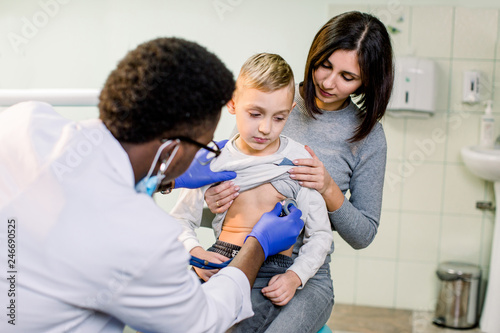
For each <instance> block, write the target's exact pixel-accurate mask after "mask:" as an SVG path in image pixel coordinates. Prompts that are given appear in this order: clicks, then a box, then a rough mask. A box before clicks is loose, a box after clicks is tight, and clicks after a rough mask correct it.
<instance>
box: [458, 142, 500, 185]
mask: <svg viewBox="0 0 500 333" xmlns="http://www.w3.org/2000/svg"><path fill="white" fill-rule="evenodd" d="M462 158H463V160H464V163H465V166H466V167H467V168H468V169H469V170H470V171H471V172H472V173H473V174H475V175H476V176H478V177H480V178H483V179H485V180H489V181H492V182H498V181H500V149H493V148H483V147H479V146H467V147H464V148H462Z"/></svg>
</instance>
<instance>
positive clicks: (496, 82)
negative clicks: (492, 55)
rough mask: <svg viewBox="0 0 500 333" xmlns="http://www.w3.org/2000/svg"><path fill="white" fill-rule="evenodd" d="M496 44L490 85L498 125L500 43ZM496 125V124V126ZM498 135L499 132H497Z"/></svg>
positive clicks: (499, 108) (499, 109) (499, 117)
mask: <svg viewBox="0 0 500 333" xmlns="http://www.w3.org/2000/svg"><path fill="white" fill-rule="evenodd" d="M497 43H498V48H499V50H498V51H497V61H496V63H495V76H494V77H495V79H494V81H493V84H492V90H493V97H494V99H495V103H493V112H495V113H496V115H495V116H496V117H497V119H496V120H497V122H498V123H500V60H499V59H500V55H499V52H500V41H498V42H497ZM497 125H498V124H497ZM497 133H498V134H499V135H500V132H497Z"/></svg>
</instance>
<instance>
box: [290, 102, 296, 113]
mask: <svg viewBox="0 0 500 333" xmlns="http://www.w3.org/2000/svg"><path fill="white" fill-rule="evenodd" d="M295 105H297V102H293V104H292V108H291V109H290V111H292V110H293V109H294V108H295Z"/></svg>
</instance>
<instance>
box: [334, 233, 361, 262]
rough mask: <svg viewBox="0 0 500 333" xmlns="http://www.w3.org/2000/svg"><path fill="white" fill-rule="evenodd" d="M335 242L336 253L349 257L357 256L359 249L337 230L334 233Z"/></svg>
mask: <svg viewBox="0 0 500 333" xmlns="http://www.w3.org/2000/svg"><path fill="white" fill-rule="evenodd" d="M333 244H334V246H335V250H334V251H335V252H334V253H335V255H336V256H342V257H349V258H354V259H355V258H356V257H357V256H358V251H356V250H355V249H353V248H352V247H351V246H350V245H349V244H348V243H347V242H346V241H345V240H343V239H342V237H340V235H339V234H338V233H337V232H334V233H333Z"/></svg>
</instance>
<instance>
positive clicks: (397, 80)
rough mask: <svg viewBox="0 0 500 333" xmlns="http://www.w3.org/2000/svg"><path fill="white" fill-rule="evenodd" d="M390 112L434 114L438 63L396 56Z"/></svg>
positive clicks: (396, 113) (395, 113)
mask: <svg viewBox="0 0 500 333" xmlns="http://www.w3.org/2000/svg"><path fill="white" fill-rule="evenodd" d="M388 110H389V114H392V115H395V116H398V115H401V116H402V115H417V114H418V113H422V114H426V115H432V114H433V113H434V112H435V111H436V65H435V63H434V61H432V60H430V59H424V58H417V57H400V58H396V65H395V75H394V88H393V92H392V96H391V99H390V101H389V106H388Z"/></svg>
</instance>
